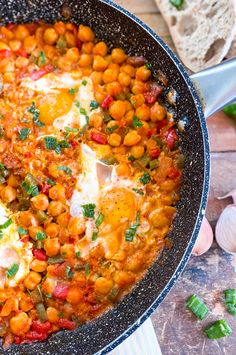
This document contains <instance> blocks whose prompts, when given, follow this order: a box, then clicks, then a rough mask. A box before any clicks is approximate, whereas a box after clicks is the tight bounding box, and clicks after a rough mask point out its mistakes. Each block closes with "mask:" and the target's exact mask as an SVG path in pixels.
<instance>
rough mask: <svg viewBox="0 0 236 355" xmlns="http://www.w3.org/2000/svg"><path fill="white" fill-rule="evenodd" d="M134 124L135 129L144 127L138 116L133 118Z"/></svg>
mask: <svg viewBox="0 0 236 355" xmlns="http://www.w3.org/2000/svg"><path fill="white" fill-rule="evenodd" d="M132 124H133V126H134V127H135V128H140V127H142V126H143V124H142V122H141V121H140V120H139V119H138V117H137V116H133V120H132Z"/></svg>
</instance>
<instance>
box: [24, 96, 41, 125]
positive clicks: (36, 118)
mask: <svg viewBox="0 0 236 355" xmlns="http://www.w3.org/2000/svg"><path fill="white" fill-rule="evenodd" d="M28 112H30V113H32V114H33V121H34V123H35V124H36V125H37V126H39V127H44V126H45V124H44V123H43V122H41V121H40V120H39V115H40V112H39V109H37V108H36V106H35V102H34V101H33V102H32V104H31V106H30V107H29V108H28Z"/></svg>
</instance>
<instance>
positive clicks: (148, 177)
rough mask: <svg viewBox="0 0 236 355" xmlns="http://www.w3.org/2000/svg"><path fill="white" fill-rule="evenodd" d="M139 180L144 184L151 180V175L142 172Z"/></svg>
mask: <svg viewBox="0 0 236 355" xmlns="http://www.w3.org/2000/svg"><path fill="white" fill-rule="evenodd" d="M139 181H140V182H141V183H142V184H143V185H146V184H148V183H149V182H150V181H151V176H150V175H149V174H148V173H144V174H143V175H142V176H141V178H140V179H139Z"/></svg>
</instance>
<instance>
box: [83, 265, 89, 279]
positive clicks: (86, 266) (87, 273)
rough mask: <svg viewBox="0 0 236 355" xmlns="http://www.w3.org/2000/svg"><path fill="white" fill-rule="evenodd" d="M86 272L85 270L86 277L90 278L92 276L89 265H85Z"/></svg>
mask: <svg viewBox="0 0 236 355" xmlns="http://www.w3.org/2000/svg"><path fill="white" fill-rule="evenodd" d="M84 270H85V276H88V275H89V274H90V266H89V264H85V268H84Z"/></svg>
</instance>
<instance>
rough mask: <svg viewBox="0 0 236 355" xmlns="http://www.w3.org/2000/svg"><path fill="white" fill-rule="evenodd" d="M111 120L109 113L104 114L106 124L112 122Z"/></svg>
mask: <svg viewBox="0 0 236 355" xmlns="http://www.w3.org/2000/svg"><path fill="white" fill-rule="evenodd" d="M111 120H112V117H111V116H110V115H109V113H107V112H104V116H103V121H104V122H105V123H107V122H110V121H111Z"/></svg>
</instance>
